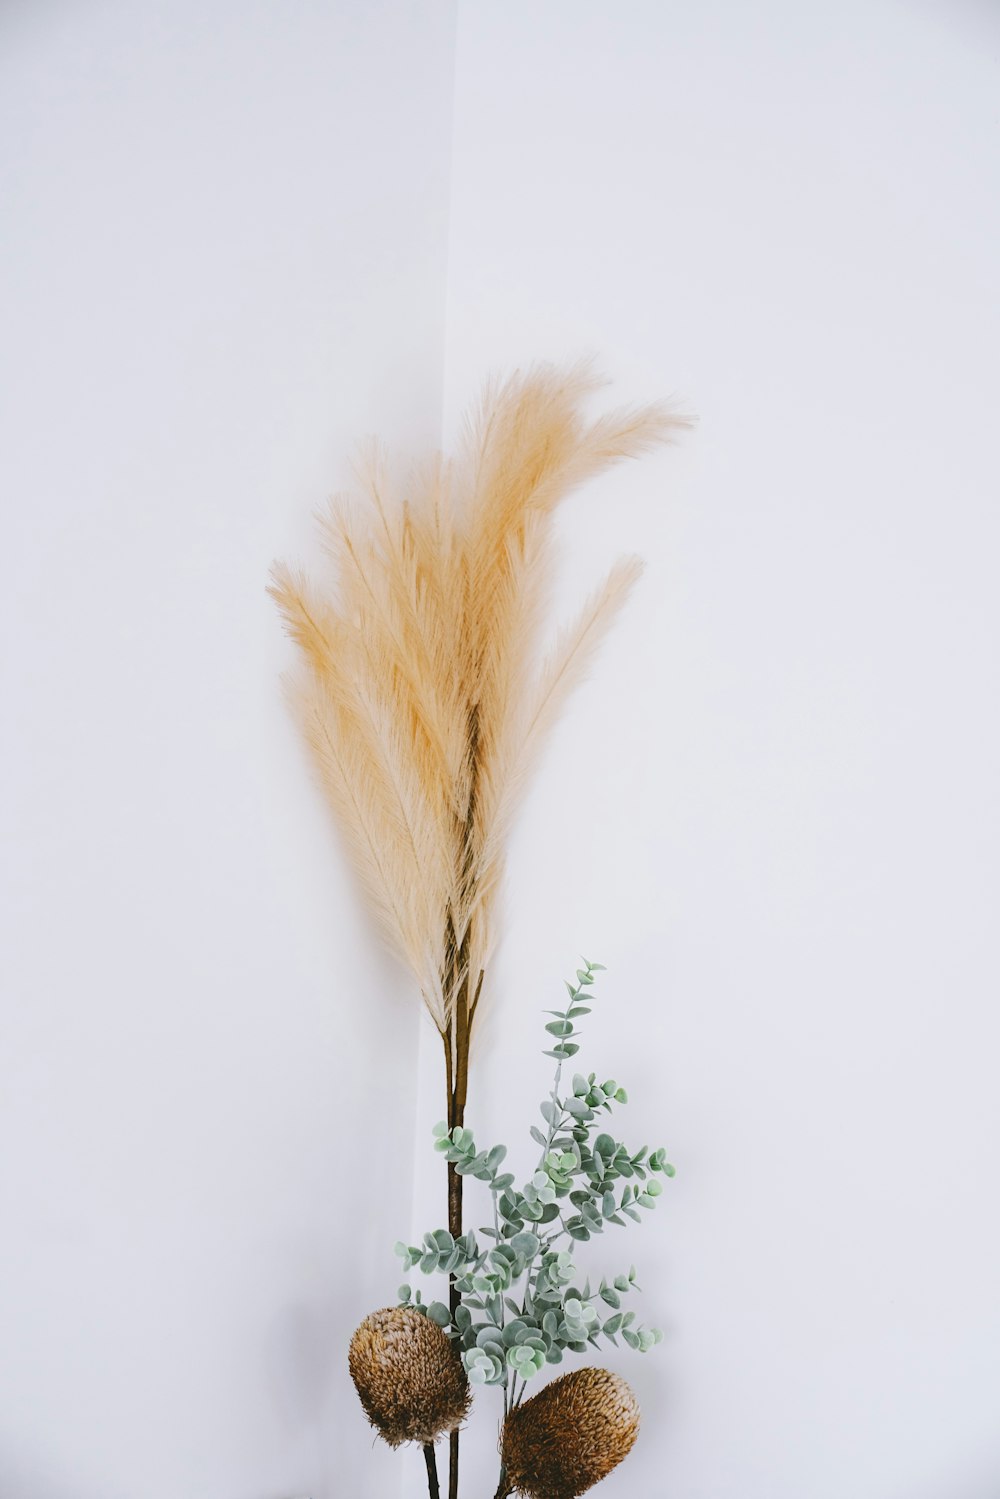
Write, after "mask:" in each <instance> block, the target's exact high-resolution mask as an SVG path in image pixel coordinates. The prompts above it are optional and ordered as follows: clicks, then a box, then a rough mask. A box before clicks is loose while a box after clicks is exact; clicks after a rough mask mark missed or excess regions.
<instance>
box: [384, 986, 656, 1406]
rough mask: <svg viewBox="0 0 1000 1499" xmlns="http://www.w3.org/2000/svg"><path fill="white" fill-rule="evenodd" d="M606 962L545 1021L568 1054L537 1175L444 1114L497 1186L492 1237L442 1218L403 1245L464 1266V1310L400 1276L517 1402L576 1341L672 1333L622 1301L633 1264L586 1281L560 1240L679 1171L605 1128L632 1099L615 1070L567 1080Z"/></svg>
mask: <svg viewBox="0 0 1000 1499" xmlns="http://www.w3.org/2000/svg"><path fill="white" fill-rule="evenodd" d="M603 966H604V965H603V964H601V963H590V962H587V961H586V960H584V966H583V967H582V968H579V969H577V973H576V983H575V984H572V983H569V982H567V985H566V987H567V989H568V990H569V1005H568V1007H567V1008H566V1009H565V1010H549V1011H546V1013H547V1014H549V1015H551V1016H552V1017H553V1018H552V1019H551V1020H550V1021H549V1022H548V1023H547V1025H546V1027H545V1029H546V1031H547V1032H548V1034H549V1036H550V1037H551V1038H552V1045H551V1046H550V1048H549V1049H548V1050H546V1052H545V1055H546V1056H548V1057H553V1058H554V1059H555V1061H556V1064H557V1066H556V1074H555V1081H554V1083H553V1087H552V1091H551V1093H550V1094H549V1096H548V1097H547V1098H546V1099H545V1100H544V1101H543V1102H542V1104H541V1106H540V1113H541V1116H542V1120H543V1124H544V1126H545V1127H544V1129H543V1128H539V1127H538V1126H537V1125H532V1127H531V1136H532V1139H533V1140H534V1141H535V1142H536V1143H537V1144H538V1145H539V1146H540V1147H541V1155H540V1156H539V1160H538V1165H537V1167H536V1169H535V1172H534V1174H533V1176H532V1177H531V1180H530V1181H528V1182H525V1183H524V1185H523V1186H521V1187H517V1186H516V1185H515V1178H514V1174H513V1173H512V1172H510V1171H503V1170H502V1167H503V1163H504V1159H505V1157H506V1155H507V1151H506V1148H505V1147H504V1146H503V1145H495V1146H494V1147H493V1148H492V1150H479V1149H478V1148H477V1146H476V1142H475V1139H474V1138H473V1134H472V1131H471V1130H470V1129H465V1128H461V1127H459V1128H455V1129H453V1130H451V1131H450V1132H449V1130H448V1127H447V1125H445V1124H438V1125H435V1128H434V1135H435V1137H436V1139H435V1149H436V1150H437V1151H439V1152H440V1154H441V1155H443V1156H444V1157H445V1159H446V1160H448V1161H452V1162H454V1164H455V1168H456V1170H457V1171H458V1172H459V1173H460V1174H461V1175H463V1176H471V1177H474V1178H476V1179H477V1180H479V1181H482V1182H484V1183H485V1184H486V1186H487V1187H488V1189H489V1192H490V1194H491V1197H492V1201H493V1226H492V1227H490V1228H483V1229H481V1230H480V1233H481V1235H482V1236H483V1238H485V1239H492V1240H493V1241H494V1242H493V1244H492V1245H491V1246H487V1247H481V1246H480V1242H479V1240H478V1239H477V1237H476V1235H475V1234H474V1233H472V1232H469V1233H467V1234H465V1235H463V1237H462V1238H460V1239H458V1240H455V1239H453V1238H452V1236H451V1234H450V1233H449V1232H448V1231H447V1229H443V1228H439V1229H436V1230H435V1231H434V1232H433V1233H428V1234H425V1235H424V1240H423V1244H422V1245H406V1244H402V1243H400V1244H397V1245H396V1253H397V1254H398V1255H399V1256H400V1258H401V1259H402V1260H403V1261H404V1264H405V1266H406V1268H407V1269H408V1270H412V1269H419V1270H420V1271H421V1272H422V1273H423V1274H425V1275H431V1274H439V1273H445V1274H448V1275H451V1276H454V1277H455V1287H456V1290H457V1292H458V1295H459V1301H458V1305H457V1306H456V1308H455V1312H454V1316H452V1313H451V1312H450V1311H449V1308H448V1307H447V1306H445V1305H444V1303H443V1302H440V1301H434V1302H431V1304H430V1305H429V1306H425V1304H424V1303H423V1301H422V1300H421V1295H420V1292H419V1291H417V1292H415V1293H414V1292H413V1291H412V1290H411V1288H410V1286H409V1285H403V1286H400V1288H399V1296H400V1300H401V1302H402V1303H403V1304H404V1305H408V1306H413V1307H415V1308H416V1309H417V1310H420V1311H423V1312H425V1313H426V1315H427V1316H429V1317H430V1318H432V1319H433V1321H435V1322H437V1323H438V1324H439V1325H440V1326H441V1327H442V1328H444V1330H445V1331H446V1332H447V1333H448V1334H449V1335H450V1336H451V1337H453V1338H455V1339H457V1340H458V1341H459V1343H460V1345H461V1348H462V1357H463V1360H464V1362H465V1367H466V1369H467V1371H468V1375H469V1379H470V1380H471V1381H472V1382H473V1383H476V1384H491V1385H501V1386H502V1387H503V1389H504V1403H505V1407H506V1406H507V1404H508V1399H509V1400H510V1403H511V1404H513V1403H514V1397H515V1390H516V1382H517V1380H518V1378H519V1377H520V1379H521V1380H523V1381H527V1380H529V1379H531V1378H532V1377H533V1376H534V1375H535V1374H537V1373H539V1371H540V1370H541V1369H542V1368H544V1366H545V1365H546V1364H558V1363H561V1362H562V1359H563V1355H564V1354H565V1353H567V1352H572V1353H585V1352H586V1351H587V1349H588V1347H590V1346H596V1345H597V1344H598V1342H599V1340H600V1339H601V1338H602V1337H603V1338H606V1339H607V1340H608V1341H609V1342H611V1343H613V1344H614V1345H615V1346H616V1347H617V1339H618V1337H621V1338H622V1339H623V1340H624V1342H625V1343H626V1344H627V1345H628V1346H629V1347H630V1348H634V1349H637V1350H638V1351H640V1352H642V1353H645V1352H646V1351H647V1350H648V1349H650V1348H652V1347H653V1345H654V1344H655V1343H658V1342H659V1341H660V1339H661V1337H662V1334H661V1333H660V1332H659V1330H658V1329H656V1328H646V1327H641V1326H639V1325H637V1323H636V1320H635V1317H636V1314H635V1312H633V1311H624V1310H622V1298H623V1297H625V1296H628V1295H629V1293H630V1292H631V1291H633V1290H637V1289H638V1287H637V1286H636V1271H635V1266H634V1265H633V1266H632V1267H631V1268H630V1269H629V1271H628V1272H627V1274H621V1275H616V1276H615V1277H614V1278H613V1280H611V1281H610V1282H609V1281H607V1280H603V1279H602V1280H601V1282H600V1284H599V1285H598V1286H596V1287H592V1286H591V1283H590V1281H589V1279H588V1280H585V1281H584V1282H583V1284H582V1286H581V1284H580V1281H579V1276H578V1273H577V1269H576V1266H575V1265H574V1263H573V1257H572V1255H571V1253H570V1251H569V1250H568V1249H567V1248H565V1247H560V1245H561V1244H562V1243H563V1242H564V1241H566V1240H577V1241H580V1242H585V1241H587V1240H589V1239H591V1238H593V1237H594V1236H595V1235H597V1234H601V1233H603V1232H604V1230H605V1228H606V1227H607V1226H608V1225H609V1224H610V1225H613V1226H614V1227H617V1228H624V1227H626V1220H627V1219H632V1220H634V1221H635V1222H639V1221H640V1218H641V1214H642V1211H644V1210H648V1209H650V1208H652V1207H654V1206H655V1205H656V1199H657V1198H658V1197H659V1196H660V1194H661V1192H662V1191H663V1184H662V1182H661V1181H660V1180H659V1178H660V1177H661V1176H668V1177H669V1176H673V1174H674V1168H673V1166H671V1165H669V1164H668V1163H667V1161H666V1159H665V1157H664V1152H663V1151H662V1150H652V1151H651V1150H649V1148H648V1147H647V1146H645V1145H644V1146H642V1147H641V1149H639V1150H637V1151H635V1152H634V1153H632V1152H630V1151H629V1149H628V1148H627V1147H626V1146H625V1145H624V1144H622V1142H621V1141H620V1140H616V1139H615V1138H614V1136H613V1135H611V1134H608V1133H605V1132H603V1130H601V1132H598V1131H599V1129H600V1126H601V1123H602V1117H603V1116H604V1115H606V1114H611V1113H612V1112H613V1110H614V1108H615V1107H616V1106H617V1105H620V1104H624V1103H627V1101H628V1099H627V1095H626V1093H625V1089H624V1088H622V1087H619V1085H618V1083H617V1082H616V1081H615V1079H614V1078H609V1079H607V1081H605V1082H602V1083H599V1082H598V1081H597V1075H596V1073H593V1072H591V1073H590V1074H589V1075H587V1076H584V1075H583V1074H582V1073H579V1072H578V1073H576V1074H575V1075H574V1077H573V1081H572V1087H571V1089H570V1091H568V1092H563V1091H562V1069H563V1064H564V1063H565V1062H568V1061H569V1060H570V1059H571V1058H572V1057H574V1056H575V1055H576V1054H577V1052H578V1051H579V1046H578V1044H577V1039H576V1038H577V1035H578V1032H577V1030H576V1021H577V1020H579V1019H580V1018H581V1017H582V1016H584V1015H588V1014H589V1013H590V1006H591V1002H592V1000H593V997H594V996H593V992H592V986H593V983H594V975H595V973H596V972H598V971H599V970H600V969H602V968H603ZM522 1393H523V1386H522ZM518 1398H520V1397H518Z"/></svg>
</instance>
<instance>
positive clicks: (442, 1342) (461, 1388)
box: [348, 1306, 469, 1447]
mask: <svg viewBox="0 0 1000 1499" xmlns="http://www.w3.org/2000/svg"><path fill="white" fill-rule="evenodd" d="M348 1364H349V1367H350V1371H351V1378H352V1379H353V1380H354V1383H355V1386H356V1388H357V1391H358V1394H359V1396H360V1397H361V1404H362V1405H363V1406H364V1408H365V1414H366V1415H367V1417H368V1419H369V1421H370V1422H371V1423H372V1425H373V1426H374V1427H376V1428H377V1430H378V1431H379V1432H380V1433H381V1435H382V1436H383V1437H384V1438H385V1440H386V1441H387V1442H388V1443H389V1446H390V1447H399V1446H400V1445H401V1444H402V1443H403V1442H420V1443H421V1445H426V1444H427V1443H428V1442H434V1441H436V1440H437V1438H438V1437H440V1436H443V1435H444V1434H445V1433H446V1432H450V1431H455V1430H456V1429H457V1428H458V1427H459V1426H460V1425H461V1423H462V1421H464V1420H465V1417H466V1416H467V1415H468V1411H469V1381H468V1379H467V1378H466V1374H465V1369H464V1367H463V1364H462V1355H461V1353H460V1352H459V1350H458V1349H457V1348H456V1347H455V1345H454V1344H453V1343H452V1342H451V1340H450V1339H449V1338H448V1336H447V1335H446V1334H445V1333H444V1332H442V1330H441V1328H440V1327H438V1325H437V1323H436V1322H432V1321H431V1320H430V1318H429V1317H426V1316H424V1315H423V1314H422V1313H421V1312H416V1311H414V1310H413V1309H412V1307H408V1306H396V1307H387V1308H386V1309H385V1310H384V1311H380V1312H372V1314H371V1316H370V1317H366V1318H365V1320H364V1321H363V1322H362V1324H361V1326H360V1327H359V1328H358V1330H357V1332H356V1333H355V1334H354V1336H353V1338H352V1339H351V1347H350V1352H349V1354H348Z"/></svg>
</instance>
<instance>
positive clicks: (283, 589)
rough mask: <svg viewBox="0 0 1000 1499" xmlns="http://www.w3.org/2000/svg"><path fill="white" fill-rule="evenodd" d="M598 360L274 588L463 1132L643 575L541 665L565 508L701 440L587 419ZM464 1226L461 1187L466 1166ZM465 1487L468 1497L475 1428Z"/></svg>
mask: <svg viewBox="0 0 1000 1499" xmlns="http://www.w3.org/2000/svg"><path fill="white" fill-rule="evenodd" d="M600 384H601V382H600V381H599V380H598V379H596V378H595V376H594V374H593V373H592V371H591V370H590V368H589V366H586V365H580V366H574V367H572V368H569V369H563V370H560V369H555V368H552V367H550V366H538V367H535V368H532V369H530V370H528V371H527V372H526V373H517V374H515V375H513V376H512V377H510V378H509V379H507V380H506V381H504V382H502V383H493V384H491V385H489V386H488V387H487V388H486V390H485V392H484V395H483V397H482V400H481V401H480V403H479V405H478V407H477V409H476V410H475V411H474V412H473V413H472V415H471V417H470V418H469V420H468V421H467V423H466V426H465V429H464V432H463V436H462V440H461V443H460V446H459V451H458V452H457V454H456V456H455V457H454V458H453V459H452V460H450V461H447V462H446V461H444V460H437V461H435V462H433V463H432V464H430V465H428V466H427V467H426V468H425V470H424V471H423V473H422V474H421V476H420V478H419V480H417V481H415V482H414V483H413V485H412V486H411V488H410V489H409V491H408V493H407V494H406V496H405V497H401V498H397V497H394V496H393V495H392V494H391V492H390V484H389V481H388V478H387V475H386V471H385V466H384V463H383V461H382V458H381V456H380V454H379V452H378V450H377V449H372V450H371V451H370V453H369V454H368V455H367V457H366V461H365V463H364V465H363V466H362V468H361V469H360V477H361V480H362V487H363V491H364V495H363V503H362V504H361V505H353V506H352V505H350V504H348V503H346V502H337V503H335V504H334V505H333V507H332V508H331V510H330V511H329V513H328V514H327V515H325V516H324V517H323V519H322V530H323V539H324V543H325V546H326V549H327V551H328V553H329V554H330V557H331V559H332V563H333V583H332V586H329V587H326V586H324V587H321V586H319V585H317V584H314V583H313V582H311V581H310V580H309V579H308V578H306V577H305V576H304V575H303V574H302V573H300V572H298V571H296V570H295V569H292V568H289V567H286V566H278V567H276V568H275V569H274V574H273V580H272V584H271V589H270V591H271V593H272V594H273V596H274V598H275V600H276V601H277V603H278V606H279V608H280V610H281V612H282V614H283V616H284V619H285V623H286V625H287V628H288V630H289V633H290V634H291V636H292V637H293V639H294V640H295V642H296V645H297V646H298V648H299V651H300V654H301V658H302V662H303V666H304V668H305V669H304V672H303V673H302V676H301V678H300V679H299V680H298V681H297V682H296V684H295V686H294V702H295V709H296V712H297V715H298V717H299V720H300V722H301V725H302V730H303V733H304V735H305V738H306V740H307V742H308V745H309V748H310V750H311V752H312V755H313V758H314V760H315V763H316V766H317V769H318V772H319V777H320V780H321V783H322V786H323V788H324V791H325V792H326V795H327V797H328V799H329V802H330V804H331V806H332V808H333V810H334V812H335V814H336V816H337V818H338V820H339V823H340V826H341V828H342V830H343V833H344V835H345V838H346V842H347V846H348V848H349V850H350V852H351V855H352V857H353V860H354V863H355V865H356V866H357V869H358V873H359V875H360V878H361V881H362V884H363V886H364V889H365V891H366V894H367V896H368V899H369V902H370V904H371V907H372V910H373V911H374V913H375V915H376V917H377V919H378V921H379V923H380V925H381V927H382V929H383V931H384V932H385V934H386V936H387V938H388V940H389V942H390V943H391V945H392V946H393V947H394V949H395V950H396V952H397V953H398V954H399V956H400V957H401V958H402V960H403V962H404V963H405V964H406V965H407V967H408V968H409V970H410V972H411V973H412V975H413V978H414V980H415V982H416V984H417V986H418V988H419V990H420V993H421V995H422V996H423V1001H424V1003H425V1005H426V1007H427V1010H428V1012H429V1014H430V1016H431V1019H432V1020H433V1022H434V1024H435V1026H436V1027H437V1030H438V1032H439V1034H440V1036H441V1039H442V1043H443V1047H444V1056H445V1072H446V1083H447V1113H448V1123H449V1125H450V1126H452V1127H454V1126H455V1125H460V1124H461V1123H462V1121H463V1119H464V1116H465V1105H466V1099H467V1093H468V1067H469V1045H470V1041H471V1039H472V1035H473V1032H474V1029H475V1024H476V1019H477V1015H478V1013H479V1006H480V1004H481V1002H482V996H483V990H484V982H485V975H486V971H487V965H488V962H489V957H490V953H491V950H492V948H493V945H494V940H495V930H494V921H493V915H494V909H495V903H496V897H497V891H498V888H499V885H500V881H501V876H502V873H503V866H504V855H505V845H506V834H507V830H508V827H509V825H510V820H511V817H512V814H513V812H514V809H515V807H516V804H517V800H518V797H519V795H520V793H521V792H522V790H523V788H524V785H525V782H526V779H527V776H528V773H529V770H530V767H531V764H532V762H533V760H534V757H535V756H536V755H537V752H538V750H539V749H540V747H541V745H542V743H543V741H544V739H545V736H546V734H547V733H548V731H549V729H550V728H551V727H552V725H553V723H554V722H555V720H556V718H557V716H558V713H559V710H560V709H561V708H562V706H563V704H564V702H565V701H566V698H567V696H568V694H569V692H570V691H571V690H572V688H573V686H574V685H575V683H576V682H577V681H578V680H579V678H580V676H581V675H582V673H583V672H584V670H585V669H586V667H587V665H588V663H589V661H590V660H591V658H592V657H593V654H594V652H595V650H596V649H597V647H598V645H599V644H600V641H601V639H602V638H603V636H604V634H605V632H606V631H607V629H608V626H609V625H610V624H611V622H612V620H613V619H614V618H615V616H616V614H617V613H618V610H619V609H620V608H621V606H622V604H623V603H624V601H625V599H626V598H627V596H628V594H629V591H630V589H631V588H632V585H633V584H634V582H635V580H636V578H637V577H638V574H639V571H640V568H641V564H640V563H639V562H638V560H637V559H635V558H626V559H624V560H623V561H620V562H618V563H616V564H615V566H614V567H613V568H612V569H611V572H610V573H609V575H608V577H607V579H606V580H605V582H604V584H603V585H602V586H601V587H600V588H599V589H598V590H597V592H596V593H595V594H594V596H593V597H592V598H591V599H590V600H589V601H588V603H587V604H586V605H585V607H584V609H583V611H582V613H581V614H580V617H579V618H578V619H577V620H576V622H575V623H574V624H572V625H570V626H569V627H568V628H566V629H565V630H564V631H563V632H562V633H561V634H560V635H559V637H558V638H557V640H556V642H555V645H554V647H553V648H552V650H551V652H550V654H549V655H548V656H546V657H545V658H544V659H543V660H542V661H541V664H539V658H540V651H539V637H540V633H541V629H542V624H543V611H544V607H545V604H546V602H547V598H548V586H549V581H550V561H551V556H550V553H551V532H552V521H553V517H554V514H555V511H556V509H557V507H558V506H559V504H560V503H561V501H562V500H563V499H564V498H565V497H566V495H567V494H568V493H569V491H570V490H571V489H573V488H574V487H575V486H577V485H579V484H580V483H582V482H583V481H584V480H585V479H589V478H592V477H594V476H595V475H597V474H600V473H602V472H603V471H604V470H605V469H606V468H608V467H609V466H610V465H611V464H613V463H616V462H618V461H619V460H621V459H624V458H631V457H635V456H636V455H638V454H640V453H642V452H644V451H646V450H647V449H649V448H651V447H652V446H653V445H654V444H657V443H660V442H664V441H667V440H669V439H670V438H671V437H672V436H673V435H674V434H675V433H676V432H677V431H678V429H679V428H681V427H683V426H685V425H687V423H686V421H685V419H684V418H683V417H680V416H678V415H677V414H675V413H673V412H671V411H670V410H668V409H667V408H665V407H662V406H647V407H642V408H640V409H633V410H625V411H614V412H611V413H608V414H605V415H603V416H599V417H597V418H596V419H588V418H587V417H586V416H585V415H584V414H583V407H584V403H585V401H586V400H587V399H588V398H589V397H590V396H591V395H592V394H593V393H594V391H595V390H596V389H597V387H598V386H599V385H600ZM448 1223H449V1230H450V1232H451V1233H452V1234H453V1235H454V1236H455V1237H458V1236H459V1235H460V1234H461V1231H462V1178H461V1176H459V1175H458V1174H457V1172H456V1171H455V1170H454V1168H453V1167H449V1178H448ZM452 1444H453V1445H452V1472H451V1483H450V1488H449V1492H450V1495H451V1499H455V1494H456V1491H457V1433H456V1434H455V1435H454V1436H453V1437H452Z"/></svg>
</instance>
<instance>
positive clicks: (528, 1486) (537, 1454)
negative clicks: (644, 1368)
mask: <svg viewBox="0 0 1000 1499" xmlns="http://www.w3.org/2000/svg"><path fill="white" fill-rule="evenodd" d="M638 1430H639V1405H638V1402H637V1400H636V1398H635V1395H634V1394H633V1393H632V1391H631V1389H630V1388H629V1386H628V1385H627V1384H626V1383H625V1381H624V1379H622V1378H621V1377H620V1376H619V1375H617V1374H612V1373H611V1372H610V1370H608V1369H594V1368H587V1369H575V1370H574V1371H573V1373H572V1374H564V1375H562V1377H561V1378H560V1379H554V1380H553V1381H552V1383H551V1384H549V1385H546V1386H545V1388H544V1390H542V1391H540V1393H539V1394H537V1395H535V1396H534V1397H533V1398H532V1399H531V1400H528V1401H527V1402H526V1403H525V1404H524V1405H521V1406H518V1408H517V1409H516V1410H515V1411H512V1412H511V1414H510V1415H509V1416H508V1417H507V1420H506V1422H505V1424H504V1429H503V1442H502V1457H503V1465H504V1469H505V1472H506V1477H507V1483H508V1485H509V1486H510V1488H511V1489H514V1490H516V1491H517V1492H518V1493H519V1494H524V1495H527V1496H528V1499H576V1496H577V1495H578V1494H583V1493H585V1492H586V1491H587V1489H589V1488H592V1487H593V1485H594V1484H595V1483H599V1482H600V1480H601V1479H602V1478H606V1477H607V1476H608V1474H609V1473H610V1472H611V1470H612V1468H616V1467H617V1466H618V1464H619V1463H620V1462H621V1461H622V1459H623V1458H625V1457H627V1456H628V1454H629V1453H630V1452H631V1450H632V1444H633V1443H634V1441H635V1438H636V1433H637V1432H638Z"/></svg>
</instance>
